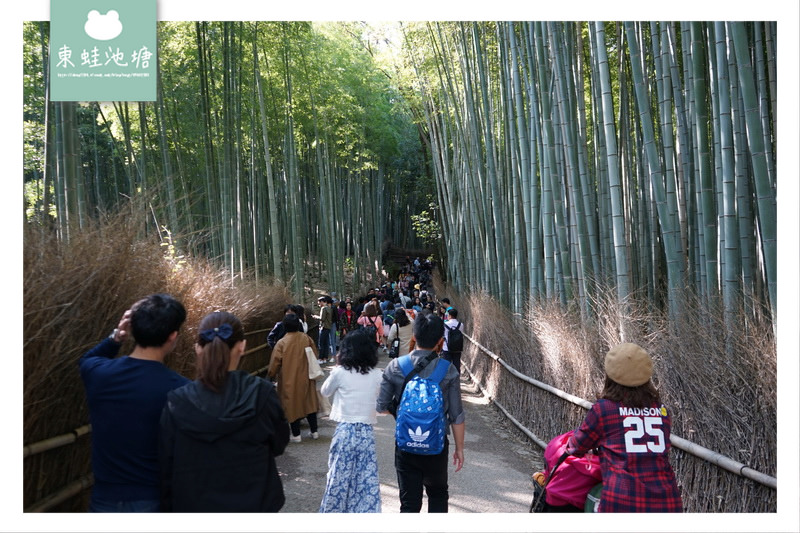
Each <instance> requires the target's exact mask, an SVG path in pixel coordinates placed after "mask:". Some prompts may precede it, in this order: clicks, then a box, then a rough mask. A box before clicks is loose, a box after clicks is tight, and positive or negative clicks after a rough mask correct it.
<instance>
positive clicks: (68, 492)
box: [25, 474, 94, 513]
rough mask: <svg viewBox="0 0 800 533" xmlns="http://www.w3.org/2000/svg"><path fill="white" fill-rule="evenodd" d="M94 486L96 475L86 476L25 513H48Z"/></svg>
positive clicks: (34, 505) (47, 497) (45, 498)
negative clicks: (49, 510)
mask: <svg viewBox="0 0 800 533" xmlns="http://www.w3.org/2000/svg"><path fill="white" fill-rule="evenodd" d="M92 485H94V475H93V474H86V475H85V476H83V477H81V478H79V479H77V480H75V481H73V482H72V483H70V484H69V485H67V486H66V487H64V488H62V489H61V490H59V491H56V492H54V493H53V494H51V495H49V496H46V497H44V498H42V499H41V500H39V501H38V502H36V503H34V504H33V505H31V506H30V507H28V508H27V509H25V512H26V513H41V512H44V511H47V510H48V509H52V508H53V507H55V506H56V505H58V504H59V503H61V502H64V501H67V500H68V499H70V498H72V497H73V496H75V495H77V494H80V493H81V492H82V491H84V490H86V489H88V488H89V487H91V486H92Z"/></svg>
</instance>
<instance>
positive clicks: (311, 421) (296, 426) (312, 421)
mask: <svg viewBox="0 0 800 533" xmlns="http://www.w3.org/2000/svg"><path fill="white" fill-rule="evenodd" d="M303 418H305V419H306V420H308V425H309V428H310V429H311V433H316V431H317V429H318V427H317V413H308V415H306V416H304V417H302V418H298V419H297V420H295V421H294V422H291V423H290V424H289V427H291V428H292V435H294V436H295V437H296V436H298V435H299V434H300V422H301V421H302V420H303Z"/></svg>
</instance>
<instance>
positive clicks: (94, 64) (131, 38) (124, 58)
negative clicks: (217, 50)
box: [50, 0, 158, 102]
mask: <svg viewBox="0 0 800 533" xmlns="http://www.w3.org/2000/svg"><path fill="white" fill-rule="evenodd" d="M156 46H157V44H156V0H50V98H51V100H53V101H75V102H95V101H96V102H109V101H154V100H155V99H156V79H157V76H156V72H157V70H156V68H157V65H158V58H157V55H156Z"/></svg>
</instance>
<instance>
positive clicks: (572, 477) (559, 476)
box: [544, 431, 603, 509]
mask: <svg viewBox="0 0 800 533" xmlns="http://www.w3.org/2000/svg"><path fill="white" fill-rule="evenodd" d="M573 433H574V432H573V431H569V432H567V433H564V434H563V435H559V436H558V437H555V438H554V439H553V440H551V441H550V442H549V443H548V444H547V448H545V450H544V460H545V463H546V464H547V468H548V470H547V472H546V473H547V474H548V475H549V474H550V470H549V469H550V468H551V466H550V465H556V464H557V463H558V461H559V459H561V456H562V455H563V454H564V452H565V451H566V449H567V442H569V438H570V437H571V436H572V434H573ZM602 481H603V476H602V474H601V472H600V458H599V457H598V456H597V455H594V454H592V455H590V456H585V457H575V456H573V455H569V456H567V457H566V458H565V459H564V460H563V462H562V463H561V464H558V466H557V467H556V471H555V473H553V474H552V475H550V477H549V481H548V482H547V491H546V493H545V501H546V502H547V503H548V504H549V505H554V506H560V505H573V506H575V507H578V508H580V509H583V507H584V504H585V503H586V495H587V494H589V491H590V490H592V487H594V486H595V485H597V484H598V483H601V482H602Z"/></svg>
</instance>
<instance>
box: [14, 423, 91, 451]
mask: <svg viewBox="0 0 800 533" xmlns="http://www.w3.org/2000/svg"><path fill="white" fill-rule="evenodd" d="M91 431H92V425H91V424H86V425H85V426H81V427H79V428H77V429H73V430H72V431H71V432H70V433H64V434H63V435H58V436H55V437H51V438H49V439H45V440H42V441H39V442H34V443H33V444H29V445H27V446H25V447H23V449H22V458H23V459H24V458H26V457H28V456H30V455H36V454H39V453H42V452H46V451H48V450H54V449H56V448H60V447H61V446H66V445H67V444H72V443H73V442H75V441H76V440H78V438H79V437H82V436H84V435H87V434H89V433H91Z"/></svg>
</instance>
